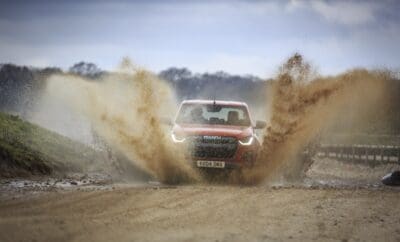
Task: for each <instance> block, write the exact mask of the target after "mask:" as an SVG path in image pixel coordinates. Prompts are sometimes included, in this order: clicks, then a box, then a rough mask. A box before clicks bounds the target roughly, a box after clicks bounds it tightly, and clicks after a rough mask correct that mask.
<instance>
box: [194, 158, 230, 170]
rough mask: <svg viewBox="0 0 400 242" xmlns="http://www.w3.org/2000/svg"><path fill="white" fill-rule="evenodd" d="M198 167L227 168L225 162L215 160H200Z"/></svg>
mask: <svg viewBox="0 0 400 242" xmlns="http://www.w3.org/2000/svg"><path fill="white" fill-rule="evenodd" d="M197 167H211V168H225V162H223V161H215V160H198V161H197Z"/></svg>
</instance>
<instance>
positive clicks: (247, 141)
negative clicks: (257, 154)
mask: <svg viewBox="0 0 400 242" xmlns="http://www.w3.org/2000/svg"><path fill="white" fill-rule="evenodd" d="M253 140H254V137H253V136H247V137H245V138H243V139H240V140H239V143H240V144H241V145H251V144H252V143H253Z"/></svg>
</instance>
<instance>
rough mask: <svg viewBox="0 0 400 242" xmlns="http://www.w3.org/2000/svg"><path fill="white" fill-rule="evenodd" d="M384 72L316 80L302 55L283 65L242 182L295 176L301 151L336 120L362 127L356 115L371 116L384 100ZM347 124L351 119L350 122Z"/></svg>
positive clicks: (300, 163)
mask: <svg viewBox="0 0 400 242" xmlns="http://www.w3.org/2000/svg"><path fill="white" fill-rule="evenodd" d="M387 78H389V76H388V74H387V73H385V72H378V71H367V70H364V69H356V70H352V71H348V72H346V73H344V74H341V75H338V76H334V77H321V76H318V75H317V73H316V72H315V71H313V69H312V67H311V66H310V64H308V63H307V62H305V61H304V60H303V58H302V56H301V55H299V54H295V55H294V56H292V57H291V58H289V59H288V60H287V62H286V63H284V64H283V65H282V67H281V68H280V70H279V74H278V76H277V78H276V79H275V80H274V83H273V89H272V92H271V95H272V103H271V104H270V107H269V108H270V112H271V113H270V114H269V116H270V121H269V127H268V128H267V130H266V133H265V135H264V137H263V138H264V141H263V144H262V150H261V152H260V155H259V157H258V159H257V162H256V164H255V166H254V167H253V168H250V169H246V170H245V171H244V172H243V174H241V175H242V176H241V178H242V180H243V181H242V182H245V183H251V184H254V183H260V182H263V181H271V180H276V179H282V177H283V178H284V179H287V178H290V179H295V178H296V177H298V176H299V175H300V173H301V171H302V169H303V165H304V163H303V162H304V160H303V159H302V158H301V153H302V151H304V149H305V148H306V146H307V145H309V144H310V143H312V142H313V140H315V139H316V138H317V137H318V136H319V135H321V133H322V132H324V131H326V130H329V127H330V126H332V125H333V124H334V123H335V120H337V119H338V118H339V117H340V118H341V119H342V120H343V118H342V117H346V116H351V117H353V118H352V119H351V122H356V123H357V125H363V122H366V120H361V119H358V118H357V116H360V117H362V116H365V115H362V113H373V112H374V108H376V107H378V106H379V105H378V104H379V103H381V102H383V101H384V94H385V80H386V79H387ZM349 121H350V120H349Z"/></svg>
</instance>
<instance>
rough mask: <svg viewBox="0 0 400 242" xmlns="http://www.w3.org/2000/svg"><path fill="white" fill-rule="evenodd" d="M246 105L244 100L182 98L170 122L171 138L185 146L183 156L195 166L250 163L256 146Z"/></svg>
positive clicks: (261, 124)
mask: <svg viewBox="0 0 400 242" xmlns="http://www.w3.org/2000/svg"><path fill="white" fill-rule="evenodd" d="M265 126H266V124H265V122H262V121H257V122H256V124H255V125H254V123H253V120H252V119H251V116H250V112H249V109H248V106H247V104H246V103H244V102H233V101H219V100H186V101H183V102H182V103H181V105H180V108H179V111H178V114H177V116H176V118H175V120H174V122H173V128H172V132H171V139H172V141H173V142H174V143H175V144H177V145H180V144H181V145H186V147H187V148H188V152H187V159H188V161H189V162H191V163H192V164H193V166H195V167H198V168H206V169H209V168H215V169H232V168H241V167H245V166H252V165H253V164H254V162H255V160H256V158H257V154H258V151H259V149H260V141H259V139H258V137H257V135H256V133H255V129H262V128H264V127H265Z"/></svg>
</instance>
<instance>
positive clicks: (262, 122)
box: [254, 120, 267, 129]
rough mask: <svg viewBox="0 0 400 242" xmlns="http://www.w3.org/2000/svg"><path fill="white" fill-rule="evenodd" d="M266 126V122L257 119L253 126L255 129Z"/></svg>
mask: <svg viewBox="0 0 400 242" xmlns="http://www.w3.org/2000/svg"><path fill="white" fill-rule="evenodd" d="M266 126H267V123H266V122H264V121H260V120H257V121H256V126H255V127H254V128H255V129H263V128H265V127H266Z"/></svg>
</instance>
